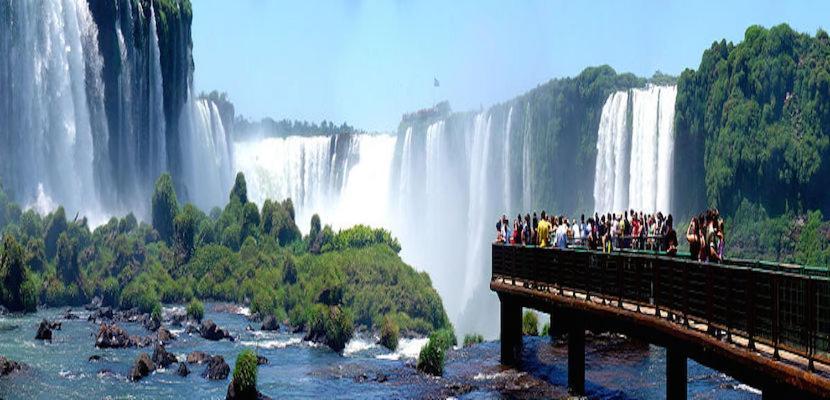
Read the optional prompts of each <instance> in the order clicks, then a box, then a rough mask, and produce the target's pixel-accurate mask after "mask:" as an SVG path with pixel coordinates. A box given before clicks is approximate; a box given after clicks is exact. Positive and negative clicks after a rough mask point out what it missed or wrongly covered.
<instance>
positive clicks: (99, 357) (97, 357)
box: [87, 354, 101, 362]
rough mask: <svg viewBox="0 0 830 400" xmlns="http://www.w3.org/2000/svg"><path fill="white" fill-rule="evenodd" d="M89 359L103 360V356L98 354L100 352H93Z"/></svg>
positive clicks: (91, 360)
mask: <svg viewBox="0 0 830 400" xmlns="http://www.w3.org/2000/svg"><path fill="white" fill-rule="evenodd" d="M87 361H89V362H93V361H101V356H100V355H98V354H93V355H91V356H89V359H88V360H87Z"/></svg>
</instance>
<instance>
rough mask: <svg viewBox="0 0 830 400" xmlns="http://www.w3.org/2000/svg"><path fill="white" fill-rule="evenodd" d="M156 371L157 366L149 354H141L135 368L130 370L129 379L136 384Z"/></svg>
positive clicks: (134, 365)
mask: <svg viewBox="0 0 830 400" xmlns="http://www.w3.org/2000/svg"><path fill="white" fill-rule="evenodd" d="M155 370H156V366H155V364H153V360H151V359H150V356H148V355H147V353H141V354H140V355H139V356H138V359H136V360H135V364H133V368H132V369H130V375H129V378H130V380H131V381H133V382H135V381H138V380H141V378H144V377H145V376H147V375H150V372H153V371H155Z"/></svg>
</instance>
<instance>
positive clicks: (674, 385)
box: [666, 346, 688, 400]
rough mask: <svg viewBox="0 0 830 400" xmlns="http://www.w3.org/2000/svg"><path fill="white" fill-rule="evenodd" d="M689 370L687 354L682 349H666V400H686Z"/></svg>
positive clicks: (671, 347) (670, 347)
mask: <svg viewBox="0 0 830 400" xmlns="http://www.w3.org/2000/svg"><path fill="white" fill-rule="evenodd" d="M687 381H688V369H687V360H686V354H684V353H683V352H682V351H681V350H680V349H678V348H676V347H673V346H669V347H668V348H666V399H668V400H686V384H687Z"/></svg>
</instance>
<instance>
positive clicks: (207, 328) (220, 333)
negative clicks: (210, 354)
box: [200, 319, 233, 341]
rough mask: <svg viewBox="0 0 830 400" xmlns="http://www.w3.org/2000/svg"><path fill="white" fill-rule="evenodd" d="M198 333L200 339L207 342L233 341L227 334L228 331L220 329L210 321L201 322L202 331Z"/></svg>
mask: <svg viewBox="0 0 830 400" xmlns="http://www.w3.org/2000/svg"><path fill="white" fill-rule="evenodd" d="M200 333H201V335H202V337H203V338H205V339H207V340H222V339H228V340H230V341H233V337H232V336H231V334H230V333H228V331H226V330H224V329H222V328H220V327H219V326H218V325H216V324H215V323H214V322H213V320H211V319H209V320H206V321H204V322H202V329H200Z"/></svg>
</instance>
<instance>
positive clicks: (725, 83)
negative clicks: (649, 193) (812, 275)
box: [675, 25, 830, 265]
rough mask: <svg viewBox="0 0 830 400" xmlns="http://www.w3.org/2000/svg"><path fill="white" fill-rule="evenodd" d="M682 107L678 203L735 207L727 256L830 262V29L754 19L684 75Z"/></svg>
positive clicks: (694, 207) (692, 207)
mask: <svg viewBox="0 0 830 400" xmlns="http://www.w3.org/2000/svg"><path fill="white" fill-rule="evenodd" d="M676 110H677V113H676V121H675V123H676V135H677V138H676V144H675V146H676V148H678V149H683V151H676V152H675V154H676V167H675V172H676V175H675V188H676V190H677V192H676V195H675V199H676V206H675V208H676V209H677V211H679V213H680V214H681V215H683V214H685V215H688V214H689V213H691V212H696V211H698V210H701V209H704V208H706V206H707V205H708V206H711V207H717V208H719V209H720V211H721V213H723V214H725V215H729V216H731V218H730V219H729V221H728V222H729V223H728V225H727V229H732V230H727V233H728V235H729V241H728V242H727V243H728V245H729V251H730V252H729V255H730V256H744V257H762V258H767V259H772V260H777V261H788V262H798V263H808V264H811V265H827V260H828V256H827V254H828V245H827V243H828V239H827V238H828V231H830V228H828V226H827V224H826V223H823V222H821V221H822V213H823V214H824V215H826V214H827V213H828V212H830V191H827V190H826V185H827V182H830V162H828V161H829V160H830V39H828V34H827V32H825V31H823V30H819V31H818V32H817V33H816V35H815V36H810V35H808V34H801V33H797V32H795V31H793V30H792V29H791V28H790V27H789V26H787V25H778V26H775V27H773V28H771V29H765V28H763V27H760V26H752V27H750V28H748V29H747V30H746V33H745V35H744V40H743V41H742V42H740V43H738V44H733V43H731V42H726V41H725V40H722V41H720V42H715V43H713V44H712V46H711V48H710V49H708V50H706V52H704V54H703V58H702V59H701V63H700V66H699V67H698V69H697V70H696V71H694V70H686V71H684V72H683V74H682V75H681V76H680V78H679V80H678V95H677V106H676ZM810 210H821V213H816V212H811V211H810Z"/></svg>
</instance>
